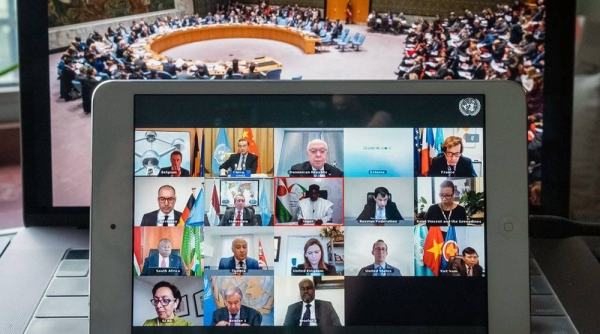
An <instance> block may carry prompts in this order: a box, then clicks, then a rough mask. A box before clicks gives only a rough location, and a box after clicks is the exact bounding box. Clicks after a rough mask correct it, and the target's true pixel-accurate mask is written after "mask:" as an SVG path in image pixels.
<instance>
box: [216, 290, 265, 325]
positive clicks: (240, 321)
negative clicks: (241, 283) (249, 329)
mask: <svg viewBox="0 0 600 334" xmlns="http://www.w3.org/2000/svg"><path fill="white" fill-rule="evenodd" d="M243 298H244V294H243V293H242V290H240V288H238V287H237V286H232V287H230V288H228V289H227V290H226V291H225V306H224V307H221V308H219V309H217V310H215V311H214V312H213V316H212V325H213V326H260V323H261V321H262V316H261V315H260V313H258V312H257V311H256V310H255V309H253V308H251V307H248V306H244V305H242V299H243Z"/></svg>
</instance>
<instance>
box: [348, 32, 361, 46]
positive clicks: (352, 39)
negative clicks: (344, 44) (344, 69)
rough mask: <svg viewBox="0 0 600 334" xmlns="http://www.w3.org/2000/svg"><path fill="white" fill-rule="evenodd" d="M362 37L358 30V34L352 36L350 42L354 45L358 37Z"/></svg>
mask: <svg viewBox="0 0 600 334" xmlns="http://www.w3.org/2000/svg"><path fill="white" fill-rule="evenodd" d="M359 38H360V33H359V32H357V33H356V34H354V37H352V38H351V39H350V44H352V45H354V43H355V42H358V39H359Z"/></svg>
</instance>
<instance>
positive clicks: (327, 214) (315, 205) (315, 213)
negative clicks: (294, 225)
mask: <svg viewBox="0 0 600 334" xmlns="http://www.w3.org/2000/svg"><path fill="white" fill-rule="evenodd" d="M320 190H321V188H320V187H319V185H317V184H311V185H310V186H309V187H308V196H309V197H308V198H304V199H302V200H300V201H299V202H298V209H299V210H298V213H297V216H298V224H299V225H302V224H304V223H305V222H306V221H305V220H309V221H310V222H312V223H314V224H315V225H322V224H323V222H325V223H328V222H331V220H332V219H333V202H331V201H329V200H326V199H323V198H320V197H319V191H320Z"/></svg>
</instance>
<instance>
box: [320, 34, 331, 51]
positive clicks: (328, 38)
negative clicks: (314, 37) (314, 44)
mask: <svg viewBox="0 0 600 334" xmlns="http://www.w3.org/2000/svg"><path fill="white" fill-rule="evenodd" d="M331 43H332V39H331V35H330V34H325V37H323V38H321V50H322V49H327V48H329V46H330V45H331Z"/></svg>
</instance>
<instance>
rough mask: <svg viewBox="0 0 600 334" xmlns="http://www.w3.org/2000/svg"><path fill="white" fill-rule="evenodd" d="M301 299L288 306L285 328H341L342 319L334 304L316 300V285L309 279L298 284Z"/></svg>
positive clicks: (284, 322)
mask: <svg viewBox="0 0 600 334" xmlns="http://www.w3.org/2000/svg"><path fill="white" fill-rule="evenodd" d="M298 287H299V288H300V299H302V301H299V302H297V303H294V304H292V305H290V306H288V309H287V312H286V314H285V320H284V321H283V325H284V326H341V325H342V324H341V322H340V317H339V316H338V314H337V312H336V311H335V309H334V308H333V304H331V302H329V301H326V300H320V299H315V285H314V283H313V281H311V280H310V279H308V278H305V279H303V280H302V281H300V283H299V284H298Z"/></svg>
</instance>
